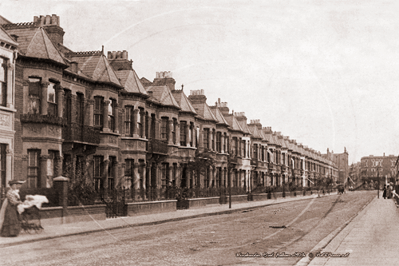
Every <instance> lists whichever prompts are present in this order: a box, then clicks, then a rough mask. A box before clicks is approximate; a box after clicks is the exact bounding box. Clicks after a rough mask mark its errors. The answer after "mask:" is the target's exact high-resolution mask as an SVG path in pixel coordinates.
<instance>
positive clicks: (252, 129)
mask: <svg viewBox="0 0 399 266" xmlns="http://www.w3.org/2000/svg"><path fill="white" fill-rule="evenodd" d="M247 126H248V130H249V132H250V133H251V134H252V137H254V138H258V139H262V138H263V136H262V135H261V134H260V132H259V129H258V127H257V126H256V125H247Z"/></svg>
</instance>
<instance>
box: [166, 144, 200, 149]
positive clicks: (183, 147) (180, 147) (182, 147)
mask: <svg viewBox="0 0 399 266" xmlns="http://www.w3.org/2000/svg"><path fill="white" fill-rule="evenodd" d="M170 146H176V147H178V148H179V149H188V150H196V149H197V147H187V146H180V145H175V144H172V145H170Z"/></svg>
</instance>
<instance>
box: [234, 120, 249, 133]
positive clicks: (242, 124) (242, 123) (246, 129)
mask: <svg viewBox="0 0 399 266" xmlns="http://www.w3.org/2000/svg"><path fill="white" fill-rule="evenodd" d="M237 121H238V123H239V124H240V126H241V128H242V131H243V132H244V133H246V134H251V132H250V131H249V128H248V125H247V122H246V121H245V120H244V119H243V120H241V121H240V120H238V119H237Z"/></svg>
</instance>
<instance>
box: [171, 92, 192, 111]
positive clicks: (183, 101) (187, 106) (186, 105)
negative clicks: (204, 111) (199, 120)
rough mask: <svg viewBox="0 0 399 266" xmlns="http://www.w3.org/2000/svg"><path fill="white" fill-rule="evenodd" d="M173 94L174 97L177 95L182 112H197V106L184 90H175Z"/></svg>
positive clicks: (176, 98)
mask: <svg viewBox="0 0 399 266" xmlns="http://www.w3.org/2000/svg"><path fill="white" fill-rule="evenodd" d="M172 95H173V97H175V100H176V101H177V103H178V104H179V106H180V109H181V111H182V112H187V113H193V114H197V112H196V111H195V108H194V107H193V105H192V104H191V103H190V101H189V100H188V98H187V96H186V94H184V92H183V90H173V91H172Z"/></svg>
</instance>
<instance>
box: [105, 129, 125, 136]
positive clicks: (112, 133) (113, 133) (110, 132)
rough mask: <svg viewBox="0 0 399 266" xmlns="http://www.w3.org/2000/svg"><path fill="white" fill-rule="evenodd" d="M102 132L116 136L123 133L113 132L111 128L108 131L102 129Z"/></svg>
mask: <svg viewBox="0 0 399 266" xmlns="http://www.w3.org/2000/svg"><path fill="white" fill-rule="evenodd" d="M100 133H101V134H104V135H114V136H117V137H118V136H120V135H121V134H119V133H116V132H112V131H110V130H107V131H104V130H102V131H100Z"/></svg>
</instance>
